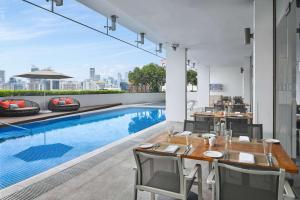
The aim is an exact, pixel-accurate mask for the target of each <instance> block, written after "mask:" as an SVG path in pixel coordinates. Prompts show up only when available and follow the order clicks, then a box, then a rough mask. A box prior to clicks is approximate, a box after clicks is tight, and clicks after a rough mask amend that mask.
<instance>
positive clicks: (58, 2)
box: [46, 0, 64, 6]
mask: <svg viewBox="0 0 300 200" xmlns="http://www.w3.org/2000/svg"><path fill="white" fill-rule="evenodd" d="M46 1H47V2H49V1H50V0H46ZM51 2H52V3H53V4H54V3H55V5H56V6H62V5H63V4H64V0H51Z"/></svg>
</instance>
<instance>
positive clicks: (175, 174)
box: [133, 149, 202, 200]
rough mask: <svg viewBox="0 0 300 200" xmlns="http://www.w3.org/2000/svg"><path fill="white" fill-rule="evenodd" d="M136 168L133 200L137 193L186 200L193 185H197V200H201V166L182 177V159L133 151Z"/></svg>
mask: <svg viewBox="0 0 300 200" xmlns="http://www.w3.org/2000/svg"><path fill="white" fill-rule="evenodd" d="M133 153H134V157H135V161H136V165H137V168H134V171H135V182H134V200H137V193H138V191H146V192H150V193H151V200H154V199H155V194H159V195H163V196H167V197H171V198H176V199H182V200H187V198H188V194H189V192H190V190H191V187H192V185H193V183H194V182H195V181H196V177H197V184H198V200H202V179H201V178H202V175H201V165H199V164H198V165H195V167H194V168H193V169H192V170H191V171H190V173H189V174H188V175H184V172H183V166H182V159H181V157H180V156H177V155H174V154H162V153H160V154H159V153H157V152H147V153H146V152H142V151H139V150H137V149H134V150H133Z"/></svg>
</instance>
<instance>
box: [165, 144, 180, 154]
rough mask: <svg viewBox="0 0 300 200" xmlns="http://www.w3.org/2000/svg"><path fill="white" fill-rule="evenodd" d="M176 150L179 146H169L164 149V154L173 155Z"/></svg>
mask: <svg viewBox="0 0 300 200" xmlns="http://www.w3.org/2000/svg"><path fill="white" fill-rule="evenodd" d="M178 149H179V146H177V145H169V146H167V147H166V148H165V149H164V152H166V153H175V152H176V151H177V150H178Z"/></svg>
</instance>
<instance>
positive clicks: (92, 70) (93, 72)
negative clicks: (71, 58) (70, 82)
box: [90, 67, 96, 81]
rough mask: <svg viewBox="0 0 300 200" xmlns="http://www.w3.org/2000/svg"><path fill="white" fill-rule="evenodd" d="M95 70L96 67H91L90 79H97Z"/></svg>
mask: <svg viewBox="0 0 300 200" xmlns="http://www.w3.org/2000/svg"><path fill="white" fill-rule="evenodd" d="M95 71H96V70H95V68H93V67H92V68H90V79H91V80H93V81H94V80H95Z"/></svg>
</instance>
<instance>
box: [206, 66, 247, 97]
mask: <svg viewBox="0 0 300 200" xmlns="http://www.w3.org/2000/svg"><path fill="white" fill-rule="evenodd" d="M240 72H241V71H240V67H223V66H213V67H210V83H211V84H223V91H222V92H212V91H211V92H210V95H223V96H243V74H241V73H240Z"/></svg>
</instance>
